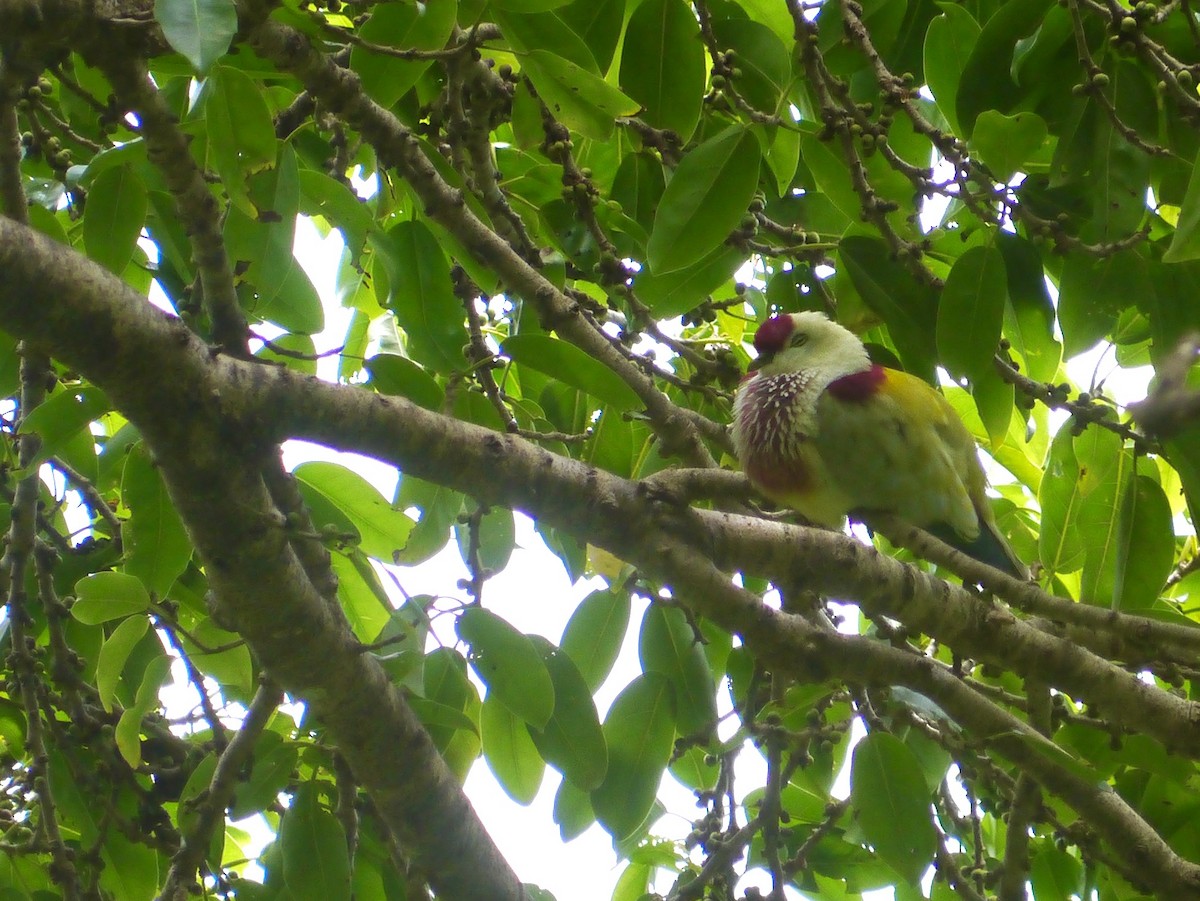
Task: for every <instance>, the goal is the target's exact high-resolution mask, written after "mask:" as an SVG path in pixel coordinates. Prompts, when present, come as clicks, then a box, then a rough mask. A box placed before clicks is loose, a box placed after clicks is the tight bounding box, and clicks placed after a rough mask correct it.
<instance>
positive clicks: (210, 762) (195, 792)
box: [179, 732, 277, 832]
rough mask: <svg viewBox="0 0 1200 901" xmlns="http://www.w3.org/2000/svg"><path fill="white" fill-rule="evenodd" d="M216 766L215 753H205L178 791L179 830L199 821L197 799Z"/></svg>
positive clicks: (206, 785)
mask: <svg viewBox="0 0 1200 901" xmlns="http://www.w3.org/2000/svg"><path fill="white" fill-rule="evenodd" d="M266 735H274V733H270V732H268V733H266ZM264 737H265V736H264ZM276 737H277V736H276ZM216 768H217V755H216V754H215V753H213V752H210V753H208V754H205V755H204V757H203V758H202V759H201V760H200V762H199V763H197V764H196V768H195V769H194V770H192V773H191V775H190V776H188V779H187V782H185V783H184V786H183V790H182V791H181V792H180V793H179V828H180V830H181V831H183V832H188V831H190V830H191V829H193V828H195V826H196V823H197V822H198V821H199V819H200V810H199V807H198V805H197V801H199V800H201V796H202V795H204V794H205V793H206V792H207V791H208V789H209V786H210V785H212V777H213V772H214V771H215V770H216ZM219 831H223V830H219Z"/></svg>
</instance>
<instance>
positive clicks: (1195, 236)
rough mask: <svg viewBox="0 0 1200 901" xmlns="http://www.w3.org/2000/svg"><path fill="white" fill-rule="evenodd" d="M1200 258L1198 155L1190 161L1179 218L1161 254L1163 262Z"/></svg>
mask: <svg viewBox="0 0 1200 901" xmlns="http://www.w3.org/2000/svg"><path fill="white" fill-rule="evenodd" d="M1197 259H1200V155H1197V157H1196V159H1195V161H1194V162H1193V163H1192V175H1191V177H1190V178H1189V179H1188V185H1187V193H1186V194H1184V196H1183V205H1182V206H1181V207H1180V208H1179V219H1178V221H1177V222H1176V223H1175V232H1174V234H1172V235H1171V244H1170V246H1169V247H1168V248H1167V250H1166V252H1165V253H1164V254H1163V262H1164V263H1183V262H1187V261H1188V260H1197Z"/></svg>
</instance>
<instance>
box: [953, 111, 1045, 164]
mask: <svg viewBox="0 0 1200 901" xmlns="http://www.w3.org/2000/svg"><path fill="white" fill-rule="evenodd" d="M1048 134H1049V130H1048V129H1047V128H1046V121H1045V120H1044V119H1043V118H1042V117H1041V116H1039V115H1038V114H1037V113H1030V112H1020V113H1016V114H1015V115H1012V116H1006V115H1004V113H1000V112H997V111H996V110H984V111H983V112H981V113H980V114H979V118H978V119H976V120H975V131H974V132H972V133H971V143H972V144H974V145H975V149H976V150H977V151H978V152H979V156H980V157H981V158H982V159H983V161H984V162H985V163H987V165H988V168H989V169H991V170H992V176H993V177H994V178H995V179H996V181H1000V182H1007V181H1008V180H1009V179H1011V178H1012V177H1013V174H1014V173H1016V172H1017V171H1018V170H1020V171H1027V170H1028V168H1029V167H1028V166H1027V165H1026V164H1027V162H1028V160H1029V158H1030V157H1031V156H1032V155H1033V154H1034V153H1035V152H1036V151H1037V150H1039V149H1040V148H1041V146H1042V144H1044V143H1045V141H1046V136H1047V135H1048Z"/></svg>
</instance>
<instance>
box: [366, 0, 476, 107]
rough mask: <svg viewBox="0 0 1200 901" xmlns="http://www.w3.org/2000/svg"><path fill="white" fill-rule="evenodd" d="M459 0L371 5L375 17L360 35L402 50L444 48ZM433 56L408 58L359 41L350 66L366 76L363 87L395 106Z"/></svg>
mask: <svg viewBox="0 0 1200 901" xmlns="http://www.w3.org/2000/svg"><path fill="white" fill-rule="evenodd" d="M457 15H458V2H457V0H438V2H437V3H422V4H416V3H381V4H379V5H378V6H373V7H371V17H370V18H369V19H367V21H366V22H364V23H363V25H362V27H361V28H360V29H359V32H358V34H359V37H361V38H362V39H363V40H364V41H369V42H371V43H372V44H379V45H381V46H384V47H396V48H399V49H401V50H441V49H442V48H443V47H445V46H446V42H447V41H448V40H449V39H450V35H451V33H452V32H453V31H454V25H455V21H456V19H457ZM431 65H433V60H428V59H423V60H405V59H397V58H396V57H394V56H387V55H385V54H382V53H376V52H374V51H372V50H368V49H367V48H366V47H364V46H362V45H359V44H356V45H355V46H354V47H353V49H351V51H350V68H351V69H353V70H354V71H355V72H357V73H358V77H359V78H361V79H362V85H363V89H364V90H365V91H366V92H367V93H368V94H369V95H370V96H371V99H372V100H374V101H375V102H376V103H378V104H379V105H380V106H383V107H392V106H394V105H395V103H396V101H397V100H399V99H400V98H401V97H403V96H404V95H405V94H407V93H408V92H409V90H410V89H411V88H412V87H413V86H414V85H415V84H416V83H417V82H418V81H420V79H421V76H422V75H423V74H424V73H425V70H427V69H428V68H429V67H430V66H431Z"/></svg>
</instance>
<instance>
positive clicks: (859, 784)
mask: <svg viewBox="0 0 1200 901" xmlns="http://www.w3.org/2000/svg"><path fill="white" fill-rule="evenodd" d="M931 801H932V798H931V797H930V792H929V789H928V787H927V786H926V785H925V777H924V776H923V775H922V773H921V765H920V763H918V761H917V758H916V757H915V755H914V754H913V752H912V751H910V750H909V749H908V747H907V746H906V745H905V744H904V742H902V741H900V739H898V738H896V736H894V735H890V734H888V733H886V732H872V733H871V734H870V735H868V736H867V737H866V738H864V739H863V740H862V741H860V742H859V743H858V745H856V746H855V748H854V757H853V762H852V763H851V766H850V803H851V806H852V809H853V811H854V815H855V819H856V822H857V823H858V825H859V827H860V828H861V829H862V831H863V835H864V836H866V839H867V841H868V842H870V843H871V846H872V847H873V848H874V849H875V853H877V854H878V855H879V856H880V857H882V858H883V859H884V860H885V861H887V862H888V864H889V865H891V866H892V867H893V868H894V869H895V870H896V872H897V873H899V874H900V875H901V876H903V877H904V878H905V879H907V880H908V881H909V882H910V883H911V884H912V885H918V884H919V883H920V881H921V876H922V875H923V874H924V872H925V870H926V869H927V868H928V867H929V865H930V863H931V862H932V860H933V852H934V846H935V845H936V838H935V836H934V830H933V824H932V823H931V822H930V803H931Z"/></svg>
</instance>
